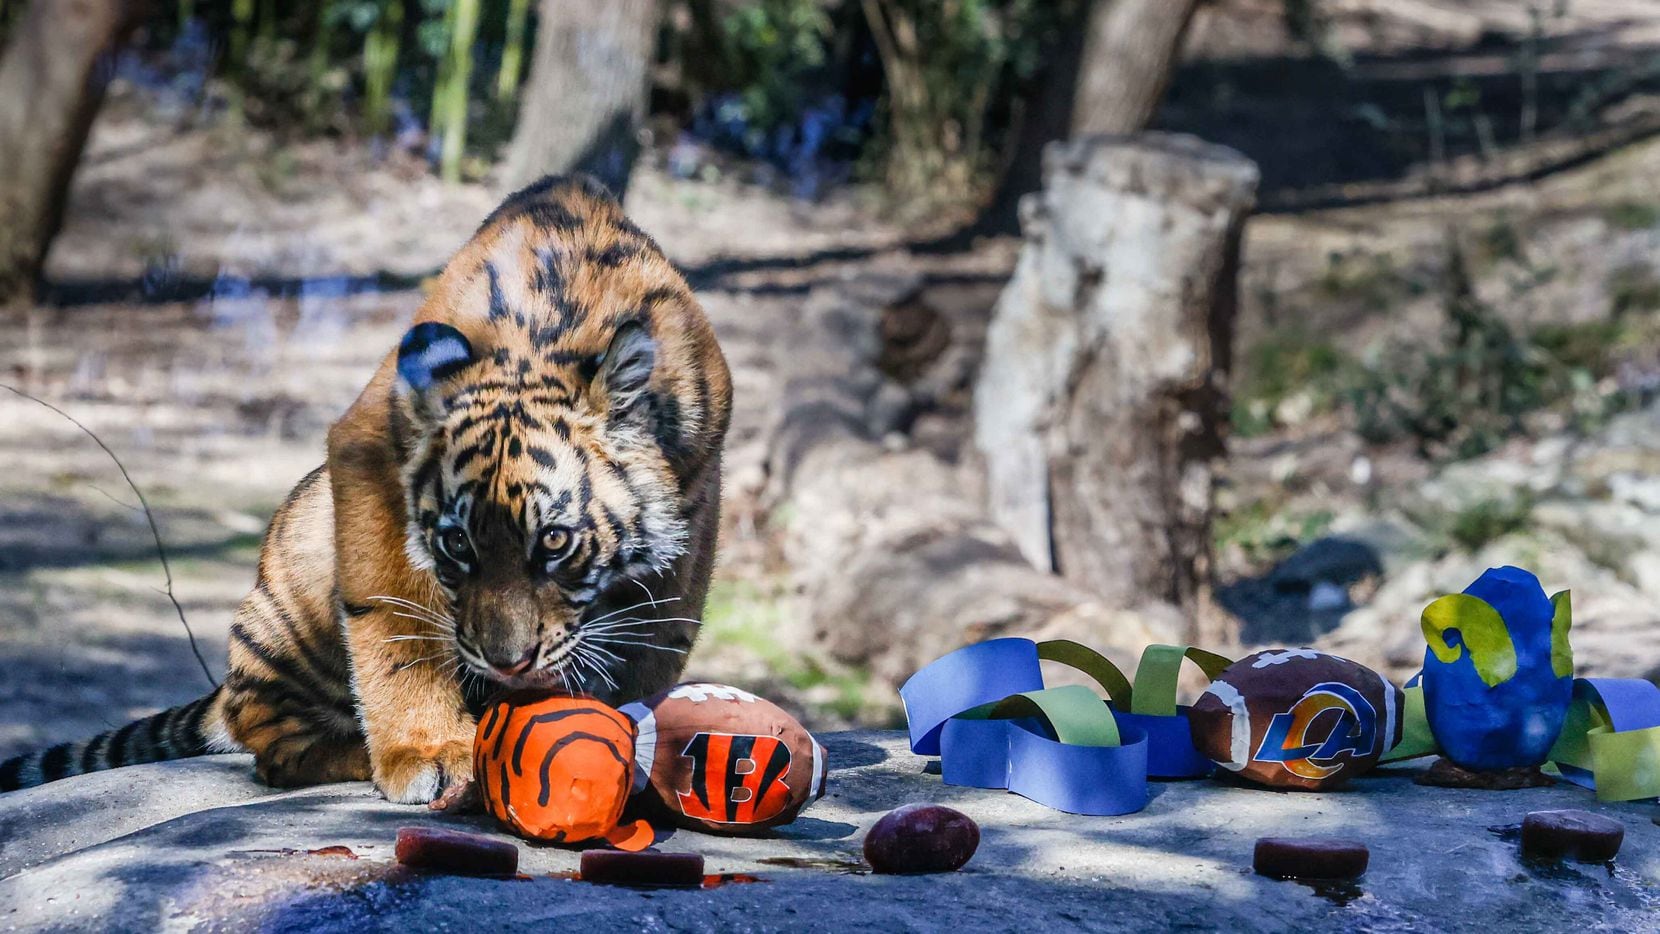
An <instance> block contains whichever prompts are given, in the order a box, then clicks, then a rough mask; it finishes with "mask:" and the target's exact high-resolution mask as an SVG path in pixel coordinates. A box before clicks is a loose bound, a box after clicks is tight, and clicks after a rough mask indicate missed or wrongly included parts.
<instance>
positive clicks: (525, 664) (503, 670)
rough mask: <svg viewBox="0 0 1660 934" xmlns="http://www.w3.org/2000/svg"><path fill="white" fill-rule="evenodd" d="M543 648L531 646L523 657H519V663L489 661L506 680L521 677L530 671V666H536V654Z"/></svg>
mask: <svg viewBox="0 0 1660 934" xmlns="http://www.w3.org/2000/svg"><path fill="white" fill-rule="evenodd" d="M541 648H542V647H541V646H540V645H533V646H531V647H530V648H529V649H527V650H525V653H524V654H523V655H521V656H519V658H518V660H517V661H512V662H499V661H496V660H495V659H493V658H492V659H489V660H488V661H489V662H490V667H491V668H494V669H495V670H496V673H497V674H500V675H501V676H503V677H505V678H511V677H513V676H514V675H521V674H524V673H525V672H526V671H528V670H529V669H530V666H531V665H533V664H535V662H536V653H537V652H538V651H540V650H541Z"/></svg>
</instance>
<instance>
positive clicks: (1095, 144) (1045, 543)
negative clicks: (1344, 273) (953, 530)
mask: <svg viewBox="0 0 1660 934" xmlns="http://www.w3.org/2000/svg"><path fill="white" fill-rule="evenodd" d="M1045 175H1046V183H1045V188H1044V190H1043V191H1042V192H1041V193H1039V194H1036V195H1032V196H1030V197H1029V198H1028V199H1027V200H1026V201H1025V202H1024V204H1023V211H1022V214H1023V217H1022V221H1023V226H1024V228H1025V236H1026V243H1025V246H1024V248H1023V249H1022V251H1021V256H1020V260H1019V263H1018V264H1017V266H1016V269H1015V274H1014V277H1013V278H1012V279H1011V280H1010V282H1009V285H1008V286H1007V288H1006V289H1005V290H1004V292H1003V295H1002V296H1001V298H1000V299H999V300H998V304H997V309H996V311H995V312H994V315H993V319H992V323H991V326H990V330H989V332H988V334H987V341H986V356H985V362H984V365H983V366H982V368H981V371H980V376H979V381H978V384H977V386H976V388H975V402H974V405H975V443H976V446H977V447H978V448H979V450H980V452H981V454H982V455H983V457H984V459H985V463H986V470H987V484H988V490H987V492H988V497H989V502H990V507H991V512H992V515H993V516H994V517H995V518H996V519H997V521H998V522H999V523H1000V524H1001V525H1002V526H1003V527H1004V528H1005V529H1007V530H1008V531H1009V532H1010V534H1011V535H1012V536H1013V538H1014V540H1015V542H1016V543H1017V545H1018V546H1019V548H1020V551H1021V553H1022V554H1023V555H1025V556H1026V558H1027V559H1028V560H1029V561H1030V562H1031V563H1032V564H1033V565H1035V566H1036V567H1038V568H1041V569H1045V570H1050V569H1052V570H1055V571H1058V572H1060V573H1061V574H1062V575H1063V576H1065V577H1066V578H1067V579H1069V580H1071V581H1073V582H1074V583H1076V584H1078V585H1079V586H1082V587H1085V588H1088V589H1090V590H1091V591H1093V592H1095V593H1096V594H1098V595H1100V597H1101V598H1102V599H1103V600H1105V601H1106V602H1107V603H1108V605H1111V606H1134V605H1136V604H1138V603H1141V602H1144V601H1147V600H1165V601H1169V602H1171V603H1173V604H1175V605H1177V606H1180V607H1182V608H1183V609H1184V610H1185V611H1187V612H1188V613H1189V614H1190V616H1191V617H1192V618H1193V619H1194V620H1195V623H1194V624H1193V626H1192V627H1191V629H1190V631H1189V633H1188V634H1187V636H1188V638H1189V639H1191V640H1193V641H1196V642H1200V643H1202V644H1206V645H1218V644H1223V643H1225V642H1227V641H1229V639H1228V635H1229V634H1228V633H1226V632H1223V631H1222V630H1221V625H1222V624H1221V622H1220V620H1221V615H1220V614H1218V613H1214V612H1210V611H1208V579H1209V573H1210V567H1209V561H1210V515H1211V499H1212V486H1213V478H1214V475H1215V471H1216V469H1217V467H1218V464H1219V461H1220V459H1221V458H1222V456H1223V453H1224V438H1223V431H1224V425H1225V411H1224V402H1225V395H1224V393H1225V386H1226V377H1227V370H1228V365H1229V357H1230V354H1231V343H1232V337H1233V324H1234V305H1235V294H1234V293H1235V287H1236V280H1237V275H1238V263H1239V247H1240V234H1241V232H1242V230H1243V226H1244V221H1245V218H1246V215H1247V214H1248V213H1249V212H1250V209H1251V206H1252V202H1253V199H1254V197H1255V192H1256V184H1257V169H1256V166H1255V165H1254V164H1253V163H1252V162H1250V160H1248V159H1246V158H1245V157H1244V156H1242V155H1240V154H1238V153H1236V152H1234V151H1233V150H1230V149H1225V148H1223V147H1220V146H1212V145H1208V144H1205V143H1202V142H1200V141H1199V140H1196V139H1193V138H1192V137H1185V136H1170V135H1165V134H1146V135H1144V136H1139V137H1092V138H1087V139H1082V140H1078V141H1074V142H1070V143H1064V144H1063V143H1057V144H1055V145H1054V146H1052V147H1051V148H1050V150H1049V155H1048V159H1047V165H1046V172H1045Z"/></svg>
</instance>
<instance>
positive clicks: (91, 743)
mask: <svg viewBox="0 0 1660 934" xmlns="http://www.w3.org/2000/svg"><path fill="white" fill-rule="evenodd" d="M224 693H225V689H224V688H218V689H216V690H214V691H213V693H211V694H208V695H206V696H204V697H198V698H197V699H195V700H193V701H191V702H190V703H188V704H184V705H181V706H179V707H174V708H172V709H170V710H163V711H162V712H161V713H158V714H156V715H155V716H152V717H145V718H144V719H142V720H134V721H133V722H132V723H129V724H127V725H126V726H124V727H120V728H118V729H114V730H110V731H109V732H108V733H100V734H99V735H97V736H94V737H93V738H91V739H88V740H83V741H80V742H74V743H60V744H58V745H56V746H52V747H50V748H47V749H42V750H40V751H38V752H29V753H24V754H23V755H21V756H17V757H15V758H11V759H7V760H6V761H5V762H0V792H5V791H15V790H17V789H19V788H32V787H34V786H35V785H44V784H46V783H47V782H55V781H57V780H58V779H60V778H68V777H69V776H71V775H81V774H83V773H86V772H97V771H99V770H101V769H115V768H120V767H121V766H123V765H138V764H140V763H144V762H162V761H165V760H168V759H188V758H190V757H191V756H202V755H207V754H209V753H214V752H236V751H238V747H237V745H236V743H235V742H234V741H232V740H231V739H230V736H229V734H228V733H226V731H225V717H224V701H223V698H224Z"/></svg>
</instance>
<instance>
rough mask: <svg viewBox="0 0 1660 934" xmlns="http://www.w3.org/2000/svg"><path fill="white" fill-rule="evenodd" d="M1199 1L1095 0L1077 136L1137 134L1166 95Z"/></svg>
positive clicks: (1075, 118) (1075, 119) (1076, 106)
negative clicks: (1188, 26) (1109, 0)
mask: <svg viewBox="0 0 1660 934" xmlns="http://www.w3.org/2000/svg"><path fill="white" fill-rule="evenodd" d="M1198 5H1199V3H1198V0H1111V2H1108V0H1096V2H1095V4H1094V7H1093V9H1091V10H1090V14H1089V29H1088V32H1087V34H1086V35H1085V37H1084V60H1083V67H1082V69H1081V70H1080V71H1079V74H1078V92H1077V97H1076V98H1075V99H1074V102H1073V105H1072V135H1073V136H1084V135H1094V134H1100V133H1133V132H1135V131H1137V130H1140V129H1142V128H1144V127H1146V126H1147V123H1148V122H1149V121H1150V120H1152V119H1153V113H1154V112H1155V111H1157V110H1158V106H1159V101H1161V100H1163V99H1164V89H1165V88H1166V87H1167V86H1169V84H1170V75H1171V72H1173V71H1174V70H1175V68H1176V60H1177V57H1178V56H1179V55H1180V54H1181V50H1182V37H1183V36H1185V35H1186V34H1187V24H1188V23H1189V22H1191V21H1192V19H1193V11H1194V9H1196V8H1197V7H1198Z"/></svg>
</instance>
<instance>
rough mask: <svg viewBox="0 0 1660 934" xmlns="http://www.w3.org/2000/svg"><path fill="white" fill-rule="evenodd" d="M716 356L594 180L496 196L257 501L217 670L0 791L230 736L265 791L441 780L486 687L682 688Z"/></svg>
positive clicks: (427, 790)
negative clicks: (345, 406)
mask: <svg viewBox="0 0 1660 934" xmlns="http://www.w3.org/2000/svg"><path fill="white" fill-rule="evenodd" d="M730 413H731V381H730V376H729V374H728V372H727V368H726V361H725V359H724V357H723V356H722V355H721V351H720V348H719V346H718V345H717V344H716V342H715V335H714V332H713V330H712V329H711V327H710V325H709V321H708V319H707V318H705V317H704V314H703V311H702V309H701V308H700V307H699V305H698V303H697V300H696V299H695V298H694V297H693V295H692V292H691V290H690V288H689V287H688V286H687V284H686V281H685V280H684V279H683V278H682V277H681V276H680V274H679V273H678V272H677V271H676V270H675V269H674V267H673V266H671V265H670V264H669V262H668V260H667V259H665V258H664V256H663V254H662V252H661V251H660V250H659V249H658V247H657V245H656V244H655V243H654V242H653V241H652V240H651V238H649V237H647V236H646V235H645V234H643V233H642V232H641V231H640V230H639V228H637V227H635V226H634V225H633V224H632V223H630V222H629V221H628V219H627V218H625V217H624V216H623V214H622V209H621V208H620V206H619V205H618V204H617V202H616V201H615V200H613V199H612V198H611V196H610V195H609V194H608V193H606V191H605V190H604V188H603V187H601V186H600V185H599V183H598V182H594V181H592V180H589V179H583V178H577V179H569V178H547V179H543V180H542V181H540V182H538V183H536V184H534V185H531V186H530V187H528V188H526V189H524V190H522V191H520V192H518V193H516V194H514V195H512V196H511V197H509V198H508V199H507V200H506V201H505V202H504V203H503V204H502V205H501V206H500V207H499V208H498V209H497V210H496V211H495V212H494V213H492V214H491V215H490V216H489V218H487V219H486V220H485V221H484V224H483V226H482V227H480V228H479V230H478V232H477V233H476V234H475V235H474V236H473V238H472V240H471V241H470V242H469V243H467V245H466V246H464V247H463V248H462V249H461V251H460V252H459V253H457V254H456V256H455V258H454V259H452V260H451V261H450V262H449V264H448V265H447V266H446V267H445V268H444V270H443V272H442V273H441V274H440V275H439V277H438V279H437V281H436V284H435V285H434V286H433V288H432V289H431V291H430V294H429V295H428V296H427V298H426V300H425V302H424V303H423V305H422V306H421V309H420V311H419V313H418V314H417V315H416V323H415V324H414V326H413V327H412V328H410V330H409V331H408V333H406V334H405V335H404V337H403V340H402V342H401V344H400V345H399V346H398V348H397V349H396V350H395V351H393V352H392V353H390V354H388V355H387V357H386V358H385V359H384V360H383V361H382V363H381V365H380V367H379V369H378V370H377V371H376V372H375V375H374V377H373V378H372V379H371V380H370V381H369V385H368V387H367V388H366V389H364V391H363V394H362V395H361V396H359V397H358V399H357V401H356V402H355V403H354V404H353V405H352V407H351V408H350V409H349V410H348V411H347V412H346V414H345V415H344V416H343V417H342V418H341V419H340V420H339V421H338V422H337V423H335V425H334V426H333V427H332V428H331V429H330V430H329V434H328V459H327V463H326V464H325V465H324V466H323V467H321V468H319V469H318V470H316V471H315V472H313V473H312V474H311V475H309V476H307V477H306V478H305V479H304V480H301V481H300V483H299V485H298V486H297V487H295V488H294V490H293V492H292V493H291V494H290V495H289V497H288V500H287V501H286V502H285V503H283V505H282V506H281V508H279V509H278V510H277V512H276V514H275V516H273V517H272V520H271V526H270V528H269V530H268V531H267V532H266V536H265V543H264V546H263V548H262V551H261V554H260V561H259V575H258V579H257V581H256V583H255V585H254V589H253V592H252V593H250V594H249V595H248V597H247V599H246V600H244V601H243V603H242V605H241V606H240V608H239V609H238V610H237V612H236V618H235V621H234V624H233V625H232V627H231V641H230V665H229V671H228V673H227V675H226V678H225V683H224V685H223V686H221V687H220V688H218V689H217V690H215V691H214V692H212V693H211V694H209V695H207V696H206V697H203V698H200V699H198V700H196V701H193V702H191V703H189V704H185V705H183V706H181V707H176V708H173V709H172V710H168V711H164V712H162V713H159V714H156V715H155V716H153V717H150V718H148V719H145V720H140V721H137V722H135V723H130V724H128V725H126V726H124V727H122V728H120V729H118V730H114V731H112V732H109V733H105V734H103V735H101V736H98V737H96V738H94V739H92V740H90V741H87V742H81V743H66V744H63V745H59V746H54V747H52V748H50V749H47V750H44V751H42V752H36V753H32V754H29V755H25V756H20V757H18V758H15V759H11V760H9V761H7V762H5V763H4V764H0V790H9V789H13V788H19V787H25V786H30V785H37V784H40V783H43V782H49V781H54V780H56V779H60V778H63V777H65V776H69V775H75V774H79V773H82V772H88V771H92V770H96V769H102V768H113V767H117V766H121V765H124V764H129V763H138V762H153V761H158V760H162V759H171V758H179V757H185V756H193V755H201V754H205V753H209V752H221V751H233V750H246V751H249V752H252V753H253V754H254V768H255V771H256V773H257V775H258V777H259V778H260V779H261V780H263V781H265V782H267V783H269V784H271V785H276V786H284V787H286V786H294V785H305V784H311V783H317V782H330V781H343V780H361V779H373V781H374V783H375V785H376V786H377V787H378V788H379V789H380V791H381V793H383V794H384V795H385V796H386V797H387V798H389V799H391V800H393V801H399V802H410V803H413V802H425V801H432V800H433V799H434V798H437V797H438V796H440V795H445V797H446V800H450V799H453V798H455V797H458V796H459V792H460V791H461V790H463V789H464V788H465V786H466V783H467V782H468V781H469V780H470V777H471V774H472V743H473V733H474V715H475V714H476V713H477V712H478V711H479V710H480V709H481V706H482V704H483V702H484V699H485V698H486V696H487V695H488V694H489V693H490V692H491V691H493V690H496V689H500V688H504V687H505V688H529V687H540V688H557V689H561V690H567V691H571V692H582V693H587V694H591V695H594V696H595V697H598V698H600V699H601V700H604V701H607V702H610V703H613V704H615V703H621V702H625V701H628V700H632V699H635V698H638V697H643V696H645V695H648V694H651V693H654V692H656V691H658V690H661V689H663V688H666V687H668V686H669V685H671V684H672V683H674V682H675V681H676V680H677V679H678V676H679V674H680V671H681V669H682V668H683V667H684V664H685V657H686V653H687V652H688V651H689V650H690V649H691V646H692V643H693V641H694V640H695V639H696V637H697V625H698V622H697V621H698V617H699V616H700V615H701V613H702V610H703V603H704V597H705V594H706V593H707V591H708V587H709V575H710V571H711V566H712V563H713V559H714V552H715V535H716V529H717V526H718V525H719V517H720V477H721V474H720V465H721V444H722V440H723V439H724V437H725V435H726V429H727V424H728V421H729V418H730Z"/></svg>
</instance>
